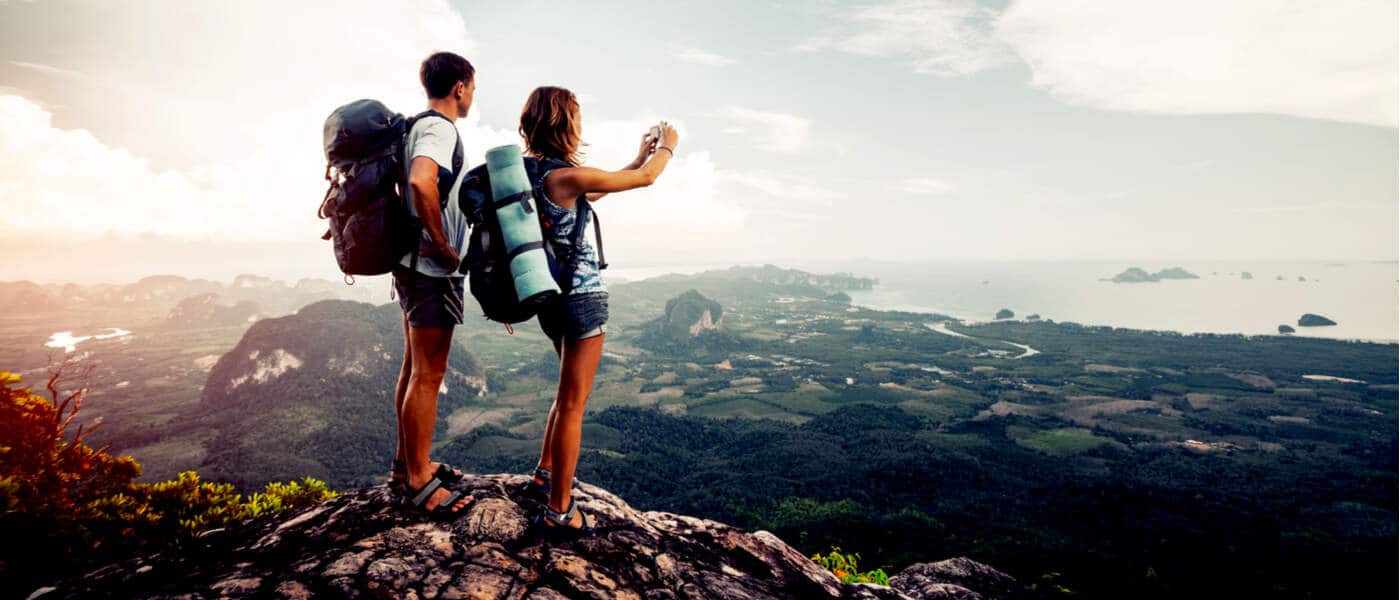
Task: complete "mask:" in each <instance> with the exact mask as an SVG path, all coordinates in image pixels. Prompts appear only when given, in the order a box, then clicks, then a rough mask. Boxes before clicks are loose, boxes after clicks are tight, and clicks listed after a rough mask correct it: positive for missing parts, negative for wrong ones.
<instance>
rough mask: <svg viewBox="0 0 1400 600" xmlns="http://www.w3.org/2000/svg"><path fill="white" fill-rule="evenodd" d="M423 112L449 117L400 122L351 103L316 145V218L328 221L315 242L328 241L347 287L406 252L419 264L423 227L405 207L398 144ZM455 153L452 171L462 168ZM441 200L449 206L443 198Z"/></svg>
mask: <svg viewBox="0 0 1400 600" xmlns="http://www.w3.org/2000/svg"><path fill="white" fill-rule="evenodd" d="M429 115H433V116H438V117H442V118H444V119H446V118H447V117H445V116H443V115H442V114H441V113H438V112H436V111H431V110H430V111H424V112H422V113H420V114H418V115H416V116H414V117H412V118H405V117H404V116H403V115H401V114H399V113H396V112H393V111H391V110H389V108H388V107H386V106H384V104H382V103H380V102H379V101H377V100H356V101H355V102H351V103H349V104H346V105H345V106H342V107H340V108H337V109H335V111H334V112H332V113H331V115H330V116H329V117H327V118H326V124H325V127H324V129H323V131H322V141H323V143H324V145H325V153H326V180H327V181H329V182H330V189H328V190H327V191H326V196H325V198H324V199H323V200H322V201H321V208H320V210H318V211H317V216H319V217H321V218H322V219H329V220H330V227H329V229H328V230H327V231H326V233H325V234H324V235H322V236H321V239H324V240H331V246H332V248H333V250H334V251H335V261H336V264H337V265H339V266H340V270H341V272H343V273H345V281H346V283H353V282H354V278H353V276H354V275H383V274H385V273H388V272H390V271H392V270H393V268H394V267H395V266H397V265H398V264H399V261H400V260H402V259H403V257H404V255H407V254H412V256H413V258H412V261H413V265H412V267H413V268H416V267H417V259H418V252H417V250H418V240H419V239H420V238H421V237H422V235H423V233H422V231H423V223H422V221H420V220H418V219H417V218H415V217H414V216H413V214H412V213H410V212H409V209H408V203H407V196H408V195H407V191H408V169H407V165H405V164H404V145H405V144H406V143H407V139H408V132H409V131H410V130H411V129H412V128H413V124H414V123H416V122H417V121H418V119H421V118H423V117H425V116H429ZM448 120H449V121H451V120H450V119H448ZM458 145H459V148H460V140H459V142H458ZM460 156H461V152H460V151H459V152H458V153H457V154H456V156H454V157H453V160H454V162H456V163H457V164H455V165H453V172H454V173H455V172H458V171H460V170H461V163H460ZM441 201H442V202H443V203H444V204H445V203H446V202H447V197H446V195H445V194H444V195H443V197H442V198H441Z"/></svg>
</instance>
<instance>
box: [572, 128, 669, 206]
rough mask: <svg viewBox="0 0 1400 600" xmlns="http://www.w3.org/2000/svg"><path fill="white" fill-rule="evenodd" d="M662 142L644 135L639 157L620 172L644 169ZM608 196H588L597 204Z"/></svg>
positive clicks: (596, 194) (596, 193)
mask: <svg viewBox="0 0 1400 600" xmlns="http://www.w3.org/2000/svg"><path fill="white" fill-rule="evenodd" d="M660 141H661V140H659V139H657V138H653V137H651V132H647V133H644V134H642V144H641V146H640V147H638V148H637V157H636V158H634V159H632V162H630V163H627V164H626V165H625V166H623V167H622V168H621V169H619V170H621V171H630V170H634V169H640V168H642V165H643V164H645V163H646V162H647V158H648V157H650V156H651V155H652V153H653V152H656V144H657V142H660ZM606 195H608V193H607V192H590V193H589V194H588V201H589V202H597V201H598V199H599V198H602V197H603V196H606Z"/></svg>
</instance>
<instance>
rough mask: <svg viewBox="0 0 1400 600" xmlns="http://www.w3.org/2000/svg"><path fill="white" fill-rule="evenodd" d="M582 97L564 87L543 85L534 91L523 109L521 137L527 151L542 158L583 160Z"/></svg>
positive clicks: (575, 161) (521, 111)
mask: <svg viewBox="0 0 1400 600" xmlns="http://www.w3.org/2000/svg"><path fill="white" fill-rule="evenodd" d="M578 119H579V107H578V97H577V96H574V93H573V92H571V91H569V90H566V89H564V88H561V87H554V86H541V87H537V88H535V90H534V91H532V92H530V97H529V98H526V99H525V108H522V109H521V110H520V137H521V138H522V139H523V140H525V150H526V151H527V152H529V153H530V154H533V155H535V156H539V157H541V158H553V159H555V160H562V161H564V162H567V163H569V164H571V165H579V164H582V162H583V156H582V154H581V153H580V152H579V147H580V146H582V145H583V142H582V140H580V139H579V138H578V135H577V133H576V132H577V131H580V129H579V128H578V122H577V121H578Z"/></svg>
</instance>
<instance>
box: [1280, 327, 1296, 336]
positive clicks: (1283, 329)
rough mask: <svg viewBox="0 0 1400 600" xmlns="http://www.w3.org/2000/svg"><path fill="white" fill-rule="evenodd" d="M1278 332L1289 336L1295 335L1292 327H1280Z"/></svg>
mask: <svg viewBox="0 0 1400 600" xmlns="http://www.w3.org/2000/svg"><path fill="white" fill-rule="evenodd" d="M1278 332H1279V333H1282V334H1284V335H1288V334H1290V333H1293V332H1294V329H1293V328H1292V327H1289V326H1288V325H1279V326H1278Z"/></svg>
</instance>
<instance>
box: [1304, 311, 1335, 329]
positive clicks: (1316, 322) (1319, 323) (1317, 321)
mask: <svg viewBox="0 0 1400 600" xmlns="http://www.w3.org/2000/svg"><path fill="white" fill-rule="evenodd" d="M1336 324H1337V322H1336V321H1333V320H1332V319H1329V318H1327V317H1324V316H1322V315H1315V314H1312V313H1307V314H1305V315H1303V316H1301V317H1298V326H1299V327H1327V326H1329V325H1336Z"/></svg>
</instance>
